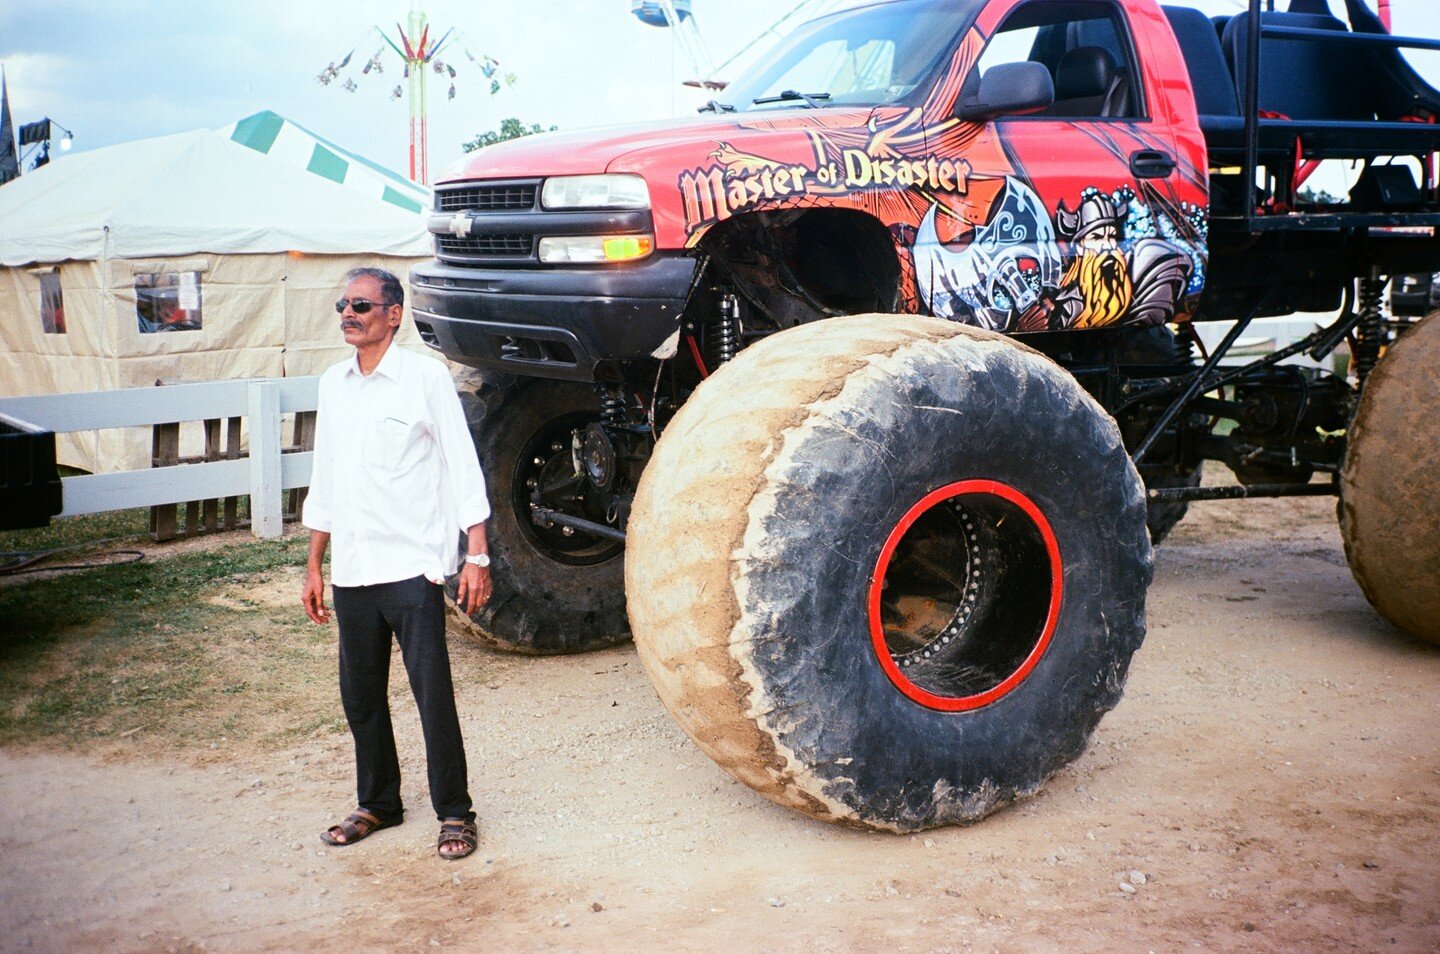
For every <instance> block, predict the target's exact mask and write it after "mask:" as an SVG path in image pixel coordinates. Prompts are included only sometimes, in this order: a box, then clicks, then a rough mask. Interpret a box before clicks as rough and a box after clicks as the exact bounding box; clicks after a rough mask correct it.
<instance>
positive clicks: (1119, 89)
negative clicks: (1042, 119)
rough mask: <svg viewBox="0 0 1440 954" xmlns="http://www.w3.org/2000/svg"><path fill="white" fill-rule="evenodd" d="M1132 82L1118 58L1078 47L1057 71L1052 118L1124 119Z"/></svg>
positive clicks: (1069, 53) (1066, 54)
mask: <svg viewBox="0 0 1440 954" xmlns="http://www.w3.org/2000/svg"><path fill="white" fill-rule="evenodd" d="M1129 87H1130V84H1129V81H1128V79H1127V78H1126V77H1125V71H1124V70H1121V69H1119V68H1118V67H1117V66H1116V65H1115V58H1114V57H1113V56H1111V55H1110V53H1109V51H1107V50H1106V49H1104V48H1103V47H1099V46H1077V47H1075V48H1074V49H1073V50H1069V51H1067V52H1066V53H1065V55H1064V56H1062V57H1061V58H1060V62H1059V64H1058V65H1057V66H1056V67H1055V105H1054V106H1053V107H1051V108H1050V110H1048V115H1051V116H1066V117H1076V118H1078V117H1086V116H1106V117H1114V116H1124V115H1126V114H1127V112H1128V110H1129V103H1130V95H1129Z"/></svg>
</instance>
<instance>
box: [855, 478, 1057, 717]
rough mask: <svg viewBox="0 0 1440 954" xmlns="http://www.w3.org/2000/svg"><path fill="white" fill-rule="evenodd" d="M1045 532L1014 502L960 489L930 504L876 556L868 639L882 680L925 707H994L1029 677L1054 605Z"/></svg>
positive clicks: (978, 484) (982, 488)
mask: <svg viewBox="0 0 1440 954" xmlns="http://www.w3.org/2000/svg"><path fill="white" fill-rule="evenodd" d="M1060 579H1061V577H1060V558H1059V548H1058V546H1057V545H1056V543H1055V537H1054V533H1053V532H1052V531H1051V529H1050V526H1049V523H1048V521H1046V520H1045V518H1044V516H1043V514H1041V512H1040V510H1039V509H1038V508H1037V507H1036V506H1035V504H1034V503H1033V502H1031V501H1030V500H1029V499H1028V498H1027V497H1025V496H1024V495H1023V494H1020V493H1019V492H1018V491H1016V490H1014V489H1013V488H1010V487H1007V486H1005V485H1001V484H996V483H994V482H991V481H965V482H961V483H958V484H952V485H950V486H949V487H945V488H942V489H940V490H938V491H935V492H933V493H931V494H929V495H927V496H926V497H925V498H924V499H923V500H921V501H920V502H919V503H917V504H916V505H915V506H914V507H912V508H910V510H909V511H908V512H907V513H906V514H905V516H904V517H903V518H902V519H901V520H900V522H899V523H898V524H897V525H896V527H895V528H894V530H893V531H892V532H891V534H890V536H889V538H888V539H887V540H886V542H885V546H884V548H883V549H882V552H881V556H880V559H879V562H878V563H877V566H876V572H875V575H874V577H873V579H872V582H871V592H870V629H871V639H872V643H873V644H874V648H875V652H876V656H877V657H878V658H879V661H880V664H881V667H882V668H883V669H884V670H885V672H886V674H887V675H888V676H889V677H890V680H891V682H892V683H893V684H894V685H895V686H896V688H897V689H899V690H900V691H901V692H902V693H904V694H905V695H906V696H908V697H910V698H911V699H913V700H915V701H916V702H919V703H921V704H922V705H926V706H928V707H930V708H936V709H944V710H951V711H954V710H964V709H973V708H978V707H980V706H983V705H987V704H989V703H990V702H993V701H995V700H996V699H999V698H1000V697H1001V696H1003V695H1005V694H1006V693H1008V692H1009V691H1011V690H1012V689H1014V688H1015V686H1017V685H1019V683H1020V682H1021V681H1023V679H1024V678H1025V677H1026V676H1027V675H1028V674H1029V673H1030V671H1031V670H1032V669H1033V668H1034V666H1035V665H1036V663H1038V661H1039V659H1040V656H1041V655H1042V654H1043V653H1044V651H1045V648H1046V646H1047V645H1048V643H1049V639H1050V634H1051V632H1052V630H1053V629H1054V625H1055V620H1056V617H1057V616H1058V612H1059V603H1060Z"/></svg>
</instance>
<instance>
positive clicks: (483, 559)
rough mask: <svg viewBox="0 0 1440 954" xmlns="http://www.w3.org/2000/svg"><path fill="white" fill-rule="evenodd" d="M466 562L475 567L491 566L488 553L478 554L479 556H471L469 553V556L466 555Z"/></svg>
mask: <svg viewBox="0 0 1440 954" xmlns="http://www.w3.org/2000/svg"><path fill="white" fill-rule="evenodd" d="M465 562H466V563H471V564H474V565H475V566H489V565H490V554H488V553H478V554H474V555H471V554H469V553H467V554H465Z"/></svg>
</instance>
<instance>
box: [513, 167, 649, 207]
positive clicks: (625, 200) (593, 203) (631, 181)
mask: <svg viewBox="0 0 1440 954" xmlns="http://www.w3.org/2000/svg"><path fill="white" fill-rule="evenodd" d="M540 204H541V205H543V206H545V208H547V209H648V208H650V190H649V189H647V188H646V187H645V180H644V179H642V178H640V177H639V176H631V175H604V176H554V177H552V178H549V179H546V180H545V185H544V187H543V188H542V189H541V190H540Z"/></svg>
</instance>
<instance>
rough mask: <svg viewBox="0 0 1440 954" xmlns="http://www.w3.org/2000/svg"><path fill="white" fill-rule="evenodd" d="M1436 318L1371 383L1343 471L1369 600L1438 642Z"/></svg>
mask: <svg viewBox="0 0 1440 954" xmlns="http://www.w3.org/2000/svg"><path fill="white" fill-rule="evenodd" d="M1437 487H1440V316H1435V315H1432V316H1431V317H1429V318H1426V319H1424V320H1423V321H1421V322H1420V323H1419V324H1417V325H1416V326H1415V327H1413V328H1411V329H1410V330H1409V331H1407V332H1406V333H1405V335H1404V336H1403V337H1401V338H1400V340H1399V341H1397V342H1396V343H1395V344H1394V345H1393V346H1392V347H1391V348H1390V349H1389V351H1388V352H1387V353H1386V354H1385V356H1384V357H1383V358H1381V359H1380V363H1379V364H1378V365H1376V366H1375V369H1374V370H1373V371H1371V372H1370V375H1369V377H1368V379H1367V380H1366V382H1365V391H1364V393H1363V394H1362V395H1361V397H1360V406H1359V408H1358V409H1357V410H1356V413H1355V420H1354V422H1353V423H1351V425H1350V435H1349V443H1348V446H1347V448H1346V451H1345V464H1344V467H1343V468H1342V470H1341V472H1340V532H1341V536H1342V538H1343V539H1344V542H1345V558H1346V559H1347V560H1348V561H1349V563H1350V572H1351V573H1353V574H1354V576H1355V581H1356V582H1357V583H1359V584H1360V589H1361V590H1363V591H1364V592H1365V598H1366V599H1368V600H1369V601H1370V603H1371V605H1372V606H1374V607H1375V609H1377V610H1378V611H1379V612H1380V615H1381V616H1384V617H1385V618H1386V619H1388V620H1389V621H1390V622H1392V623H1394V624H1395V625H1396V626H1398V627H1399V628H1400V629H1403V630H1404V631H1405V632H1407V633H1409V634H1410V635H1412V636H1414V637H1416V638H1418V639H1423V640H1425V641H1427V642H1431V643H1437V644H1440V496H1437V495H1436V488H1437Z"/></svg>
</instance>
